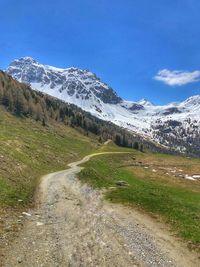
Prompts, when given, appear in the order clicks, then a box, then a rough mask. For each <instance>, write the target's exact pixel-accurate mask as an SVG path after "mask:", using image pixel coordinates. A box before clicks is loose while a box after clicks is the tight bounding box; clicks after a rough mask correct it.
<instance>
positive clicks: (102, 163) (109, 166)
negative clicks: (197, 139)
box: [80, 148, 200, 246]
mask: <svg viewBox="0 0 200 267" xmlns="http://www.w3.org/2000/svg"><path fill="white" fill-rule="evenodd" d="M112 150H113V148H112ZM120 150H121V151H123V148H121V149H120ZM126 151H127V150H126ZM199 163H200V160H197V159H187V158H183V157H175V156H169V155H159V154H148V153H140V152H137V151H135V152H133V153H131V154H120V155H119V154H118V155H116V154H115V155H114V154H113V155H101V156H98V157H94V158H92V159H91V160H90V161H89V162H87V163H86V164H85V165H84V166H85V167H86V168H85V169H84V170H82V172H81V173H80V179H81V180H82V181H84V182H87V183H89V184H91V185H92V186H94V187H96V188H99V189H101V188H111V189H109V190H108V191H107V193H106V198H107V199H109V200H110V201H113V202H120V203H124V204H128V205H132V206H134V207H137V208H139V209H142V210H144V211H147V212H149V213H151V214H153V215H154V216H158V217H159V218H160V219H161V220H163V221H165V222H167V223H169V224H170V225H171V226H172V228H173V230H175V232H176V233H177V234H178V235H179V236H181V237H182V238H183V239H185V240H187V241H192V243H193V244H195V245H196V246H199V244H200V223H199V222H200V216H199V215H200V194H199V193H200V183H199V182H200V181H189V180H185V179H183V178H178V177H175V176H174V168H177V169H178V170H181V171H182V172H187V173H189V174H190V173H191V172H193V171H195V173H197V172H199V173H200V164H199ZM165 168H167V170H165ZM170 168H171V171H170ZM168 172H169V173H168ZM119 180H120V181H121V180H123V181H126V182H127V183H128V184H129V186H127V187H117V186H116V182H117V181H119ZM113 187H114V188H113Z"/></svg>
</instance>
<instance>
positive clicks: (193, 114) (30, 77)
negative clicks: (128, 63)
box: [6, 57, 200, 155]
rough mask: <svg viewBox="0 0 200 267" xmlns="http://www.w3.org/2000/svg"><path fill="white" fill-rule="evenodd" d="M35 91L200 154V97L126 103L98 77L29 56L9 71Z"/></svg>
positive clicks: (186, 150)
mask: <svg viewBox="0 0 200 267" xmlns="http://www.w3.org/2000/svg"><path fill="white" fill-rule="evenodd" d="M6 71H7V73H9V74H10V75H12V76H13V77H14V78H15V79H17V80H18V81H20V82H24V83H28V84H30V85H31V87H32V88H33V89H35V90H39V91H42V92H44V93H47V94H49V95H52V96H55V97H57V98H59V99H62V100H64V101H66V102H69V103H73V104H75V105H77V106H79V107H81V108H82V109H83V110H86V111H89V112H90V113H91V114H93V115H95V116H96V117H98V118H101V119H103V120H107V121H111V122H113V123H115V124H117V125H119V126H122V127H124V128H127V129H129V130H130V131H133V132H135V133H137V134H140V135H142V136H144V137H146V138H149V139H150V140H153V141H156V142H158V143H160V144H162V145H165V146H167V147H170V148H174V149H176V150H178V151H180V152H189V153H191V154H196V155H197V154H199V153H200V152H199V151H200V137H199V136H200V96H198V95H197V96H192V97H190V98H188V99H187V100H185V101H184V102H181V103H170V104H167V105H164V106H156V105H153V104H152V103H150V102H149V101H147V100H144V99H143V100H141V101H139V102H134V101H125V100H123V99H122V98H120V97H119V96H118V95H117V93H116V92H115V91H114V90H113V89H112V88H111V87H109V86H108V85H107V84H105V83H104V82H102V81H101V80H100V79H99V78H98V77H97V76H96V75H95V74H93V73H92V72H90V71H87V70H81V69H78V68H66V69H60V68H55V67H52V66H48V65H43V64H40V63H39V62H37V61H36V60H34V59H32V58H30V57H25V58H20V59H17V60H14V61H13V62H12V63H11V64H10V65H9V67H8V69H7V70H6Z"/></svg>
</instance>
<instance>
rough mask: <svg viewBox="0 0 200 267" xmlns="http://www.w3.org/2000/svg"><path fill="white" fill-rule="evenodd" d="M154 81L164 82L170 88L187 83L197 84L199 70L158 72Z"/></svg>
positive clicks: (199, 75)
mask: <svg viewBox="0 0 200 267" xmlns="http://www.w3.org/2000/svg"><path fill="white" fill-rule="evenodd" d="M154 79H155V80H157V81H161V82H164V83H165V84H167V85H170V86H175V85H177V86H180V85H185V84H188V83H193V82H198V81H199V80H200V70H195V71H192V72H188V71H180V70H173V71H171V70H167V69H164V70H160V71H159V72H158V73H157V74H156V76H154Z"/></svg>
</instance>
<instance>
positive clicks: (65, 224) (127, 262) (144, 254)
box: [3, 152, 200, 267]
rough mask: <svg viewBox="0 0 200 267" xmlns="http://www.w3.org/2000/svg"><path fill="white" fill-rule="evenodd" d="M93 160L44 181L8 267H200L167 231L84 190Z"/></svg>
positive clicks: (7, 256) (13, 249)
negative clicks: (85, 169)
mask: <svg viewBox="0 0 200 267" xmlns="http://www.w3.org/2000/svg"><path fill="white" fill-rule="evenodd" d="M111 153H112V154H113V153H121V152H103V153H96V154H91V155H88V156H86V157H84V158H83V159H82V160H80V161H77V162H74V163H70V164H69V165H68V166H69V167H70V168H69V169H67V170H65V171H60V172H56V173H51V174H48V175H46V176H44V177H43V179H42V182H41V185H40V189H39V193H38V199H39V202H38V204H37V208H36V209H35V210H33V211H30V213H31V216H28V215H27V221H26V223H25V225H24V229H23V231H22V232H21V233H20V235H19V237H18V238H17V239H16V240H15V241H14V243H13V244H12V247H11V248H9V251H8V253H7V255H6V261H5V263H4V265H3V266H5V267H14V266H22V267H39V266H41V267H42V266H43V267H66V266H72V267H95V266H100V267H104V266H105V267H115V266H120V267H121V266H123V267H129V266H130V267H134V266H153V267H156V266H165V267H168V266H169V267H172V266H176V267H179V266H180V267H184V266H185V267H186V266H187V267H188V266H190V267H192V266H200V265H198V261H197V260H196V259H195V258H194V257H193V256H191V255H190V253H189V252H188V251H187V249H186V248H185V247H184V246H183V245H182V244H181V243H179V242H178V241H177V240H175V238H174V237H172V236H170V234H169V233H167V232H165V230H164V229H163V225H161V224H159V223H156V222H154V221H153V220H152V219H150V218H149V217H148V216H146V215H142V214H140V213H139V212H136V211H134V210H130V209H128V208H125V207H122V206H120V205H113V204H109V203H105V202H104V201H103V200H102V194H101V193H100V192H98V191H96V190H94V189H92V188H90V187H89V186H87V185H82V184H81V183H80V181H79V180H78V179H77V177H76V175H77V174H78V173H79V172H80V171H81V169H82V168H83V167H80V166H79V165H80V164H82V163H84V162H86V161H88V160H89V159H90V158H91V157H94V156H97V155H102V154H111Z"/></svg>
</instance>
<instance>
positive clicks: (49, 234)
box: [0, 70, 200, 267]
mask: <svg viewBox="0 0 200 267" xmlns="http://www.w3.org/2000/svg"><path fill="white" fill-rule="evenodd" d="M73 71H74V70H73ZM76 71H78V70H76ZM99 83H100V81H99ZM101 89H102V88H101ZM107 89H108V92H109V93H108V94H109V99H110V100H109V101H111V102H112V103H111V105H116V103H114V102H113V101H115V100H116V99H117V101H121V100H119V99H118V98H115V97H117V96H116V95H115V94H113V92H112V91H110V89H109V88H107ZM96 93H97V92H96ZM110 94H111V95H110ZM101 97H102V99H104V101H106V100H105V95H103V96H101ZM114 99H115V100H114ZM83 102H84V101H83ZM137 105H148V106H149V105H151V104H150V103H147V102H144V101H143V102H140V104H137ZM197 105H198V101H197ZM134 107H136V106H135V105H134ZM138 107H139V106H137V108H138ZM126 108H127V107H126ZM188 123H189V121H188ZM169 124H170V125H171V126H170V127H172V128H173V127H174V125H175V127H174V128H173V129H174V131H176V130H177V129H175V128H176V127H180V124H177V123H176V122H174V121H173V122H172V121H171V122H169ZM158 126H159V128H157V131H158V133H159V134H160V135H159V136H161V134H162V131H160V127H164V126H163V125H161V124H158ZM193 126H195V125H193ZM187 128H188V126H187ZM194 128H195V129H196V130H197V131H198V127H197V128H196V126H195V127H194ZM188 129H189V128H188ZM164 130H166V129H164ZM188 131H190V130H188ZM180 132H181V129H180ZM170 133H172V131H171V132H170ZM177 133H178V132H177ZM185 134H188V132H185ZM192 134H194V132H193V131H192ZM195 134H196V132H195ZM173 135H174V138H176V137H177V136H176V135H175V134H173ZM195 136H196V135H195ZM163 138H164V139H165V140H166V141H167V140H168V139H167V138H169V139H170V140H173V138H172V136H170V135H167V137H164V136H163ZM188 138H190V137H189V135H188ZM195 138H196V139H195V140H196V141H197V142H198V136H196V137H195ZM181 140H182V141H184V142H187V140H186V139H184V138H183V139H180V142H182V141H181ZM193 141H194V140H193V139H191V142H193ZM196 141H195V142H196ZM167 142H168V141H167ZM177 142H179V141H177V139H176V144H178V143H177ZM195 142H193V144H195ZM0 144H1V146H0V164H1V168H0V258H1V262H2V266H3V267H4V266H6V267H14V266H24V267H27V266H31V267H32V266H33V267H34V266H46V267H47V266H66V265H67V266H91V267H93V266H94V264H95V265H97V266H111V265H112V266H175V267H178V266H181V267H182V266H195V267H196V266H198V264H199V249H200V247H199V244H200V229H199V213H200V206H199V203H200V198H199V192H200V179H199V176H200V167H199V166H200V164H199V163H200V160H199V158H193V157H189V156H188V154H190V153H186V152H185V155H182V156H180V155H170V154H169V153H171V152H173V153H175V150H173V149H170V148H168V147H167V146H165V145H163V144H162V145H161V144H160V143H159V142H155V140H154V141H153V140H151V139H148V138H146V137H144V136H143V135H140V134H138V133H137V134H136V133H133V132H132V131H130V129H129V130H127V129H126V127H125V128H123V127H119V126H118V125H115V124H113V123H112V122H110V121H106V120H101V119H99V118H97V117H95V116H93V115H92V114H90V113H88V112H86V111H84V110H82V109H80V108H79V107H77V106H75V105H73V104H69V103H66V102H64V101H61V100H59V99H57V98H55V97H52V96H49V95H47V94H45V93H42V92H39V91H38V90H32V89H31V87H30V86H29V85H27V84H24V83H20V82H18V81H16V80H14V79H13V78H12V77H11V76H10V75H8V74H6V73H4V72H0ZM177 146H178V145H177ZM192 149H193V148H192ZM195 149H196V150H197V151H198V146H196V147H195V148H194V150H190V152H192V151H193V152H194V153H193V152H192V153H191V154H194V155H197V154H198V153H196V152H195ZM163 152H165V153H168V154H163ZM179 152H180V151H179ZM82 158H83V160H81V159H82ZM77 160H78V162H77ZM43 175H45V176H43ZM154 229H156V230H155V231H154ZM96 241H98V242H96ZM33 252H34V253H33Z"/></svg>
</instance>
